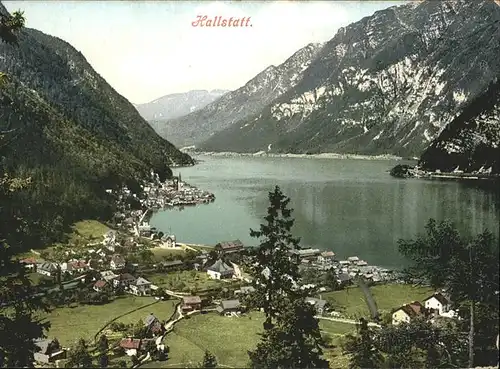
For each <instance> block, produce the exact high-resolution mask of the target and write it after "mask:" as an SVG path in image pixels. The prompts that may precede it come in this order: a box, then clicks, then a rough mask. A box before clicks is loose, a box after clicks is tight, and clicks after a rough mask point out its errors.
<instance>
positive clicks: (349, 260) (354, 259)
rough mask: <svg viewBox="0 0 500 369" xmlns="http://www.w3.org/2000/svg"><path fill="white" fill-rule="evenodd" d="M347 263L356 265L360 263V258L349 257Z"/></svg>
mask: <svg viewBox="0 0 500 369" xmlns="http://www.w3.org/2000/svg"><path fill="white" fill-rule="evenodd" d="M347 261H348V262H350V263H352V264H356V263H357V262H358V261H359V258H358V257H357V256H349V257H348V258H347Z"/></svg>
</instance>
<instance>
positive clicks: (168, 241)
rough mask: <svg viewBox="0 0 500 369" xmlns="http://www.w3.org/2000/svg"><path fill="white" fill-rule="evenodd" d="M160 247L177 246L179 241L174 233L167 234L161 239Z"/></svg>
mask: <svg viewBox="0 0 500 369" xmlns="http://www.w3.org/2000/svg"><path fill="white" fill-rule="evenodd" d="M160 241H161V244H160V247H162V248H164V249H172V248H175V247H177V243H176V242H175V236H174V235H173V234H169V235H165V236H163V237H162V238H161V239H160Z"/></svg>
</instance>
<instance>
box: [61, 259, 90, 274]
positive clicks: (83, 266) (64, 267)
mask: <svg viewBox="0 0 500 369" xmlns="http://www.w3.org/2000/svg"><path fill="white" fill-rule="evenodd" d="M87 270H89V265H88V264H87V263H86V262H85V261H83V260H73V261H69V262H67V263H62V264H61V271H63V272H68V273H83V272H85V271H87Z"/></svg>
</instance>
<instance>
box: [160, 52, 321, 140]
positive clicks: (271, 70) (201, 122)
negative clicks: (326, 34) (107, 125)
mask: <svg viewBox="0 0 500 369" xmlns="http://www.w3.org/2000/svg"><path fill="white" fill-rule="evenodd" d="M321 47H322V44H319V43H316V44H314V43H310V44H308V45H306V46H305V47H303V48H301V49H299V50H297V51H296V52H295V53H294V54H293V55H291V56H290V57H288V58H287V59H286V60H285V61H284V62H283V63H281V64H280V65H278V66H274V65H271V66H268V67H267V68H265V69H264V70H263V71H261V72H260V73H258V74H257V75H256V76H255V77H254V78H252V79H251V80H249V81H247V83H245V84H244V85H243V86H242V87H240V88H239V89H237V90H234V91H231V92H228V93H227V94H225V95H223V96H222V97H221V98H219V99H218V100H216V101H214V102H212V103H210V104H208V105H207V106H206V107H204V108H203V109H201V110H198V111H196V112H193V113H191V114H188V115H186V116H183V117H180V118H177V119H172V120H168V121H166V122H163V123H162V124H163V126H159V125H156V126H155V128H156V129H157V131H158V132H159V133H160V134H161V135H162V136H163V137H165V138H168V139H169V140H171V141H172V142H174V143H175V144H177V145H179V146H189V145H192V144H193V143H195V142H197V141H200V140H204V139H206V138H208V137H210V135H212V134H213V133H214V132H217V131H220V130H223V129H224V128H226V127H228V126H230V125H231V124H233V123H235V122H237V121H238V120H241V119H242V118H244V117H248V116H250V115H252V114H255V113H256V112H258V111H260V110H261V109H262V108H263V107H264V106H265V105H266V104H267V103H269V102H270V101H272V100H273V99H274V98H276V97H277V96H279V95H280V94H281V93H282V92H284V91H286V90H287V89H289V88H290V86H293V85H294V84H296V83H297V82H298V81H299V80H300V78H301V73H302V71H303V70H304V69H305V67H306V66H307V64H308V63H310V61H311V59H312V57H313V56H314V55H315V54H316V53H317V52H318V51H319V49H321Z"/></svg>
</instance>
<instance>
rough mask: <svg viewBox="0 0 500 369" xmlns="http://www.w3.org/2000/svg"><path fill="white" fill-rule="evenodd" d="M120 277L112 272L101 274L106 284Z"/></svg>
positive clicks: (105, 271) (106, 271)
mask: <svg viewBox="0 0 500 369" xmlns="http://www.w3.org/2000/svg"><path fill="white" fill-rule="evenodd" d="M117 277H118V274H115V273H114V272H113V271H112V270H104V271H102V272H101V278H102V279H103V280H105V281H106V282H109V281H111V280H113V279H115V278H117Z"/></svg>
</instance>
